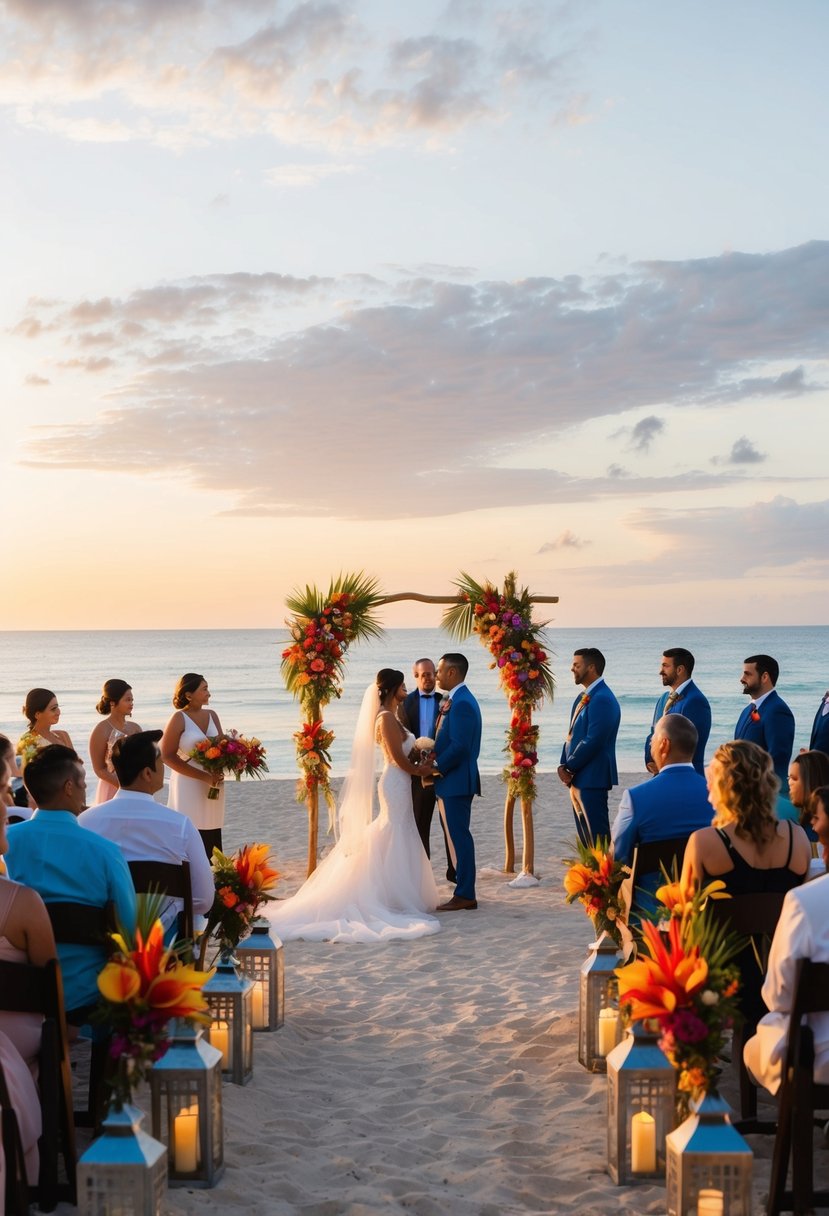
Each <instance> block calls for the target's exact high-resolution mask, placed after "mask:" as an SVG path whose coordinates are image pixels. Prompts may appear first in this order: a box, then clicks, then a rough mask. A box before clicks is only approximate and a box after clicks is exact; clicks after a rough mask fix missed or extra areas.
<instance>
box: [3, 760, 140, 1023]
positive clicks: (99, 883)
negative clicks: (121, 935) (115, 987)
mask: <svg viewBox="0 0 829 1216" xmlns="http://www.w3.org/2000/svg"><path fill="white" fill-rule="evenodd" d="M24 780H25V782H26V788H27V790H28V791H29V794H30V795H31V797H32V799H33V800H34V802H35V804H36V806H37V808H38V809H37V810H36V811H35V813H34V814H33V815H32V817H31V819H29V820H27V821H26V822H25V823H16V824H13V825H12V826H11V827H10V828H9V829H8V832H7V836H8V849H7V851H6V864H7V866H8V872H9V878H12V879H14V881H15V882H21V883H24V884H25V885H26V886H27V887H33V888H34V890H35V891H37V892H38V893H39V894H40V895H41V897H42V898H43V901H44V903H46V904H47V905H48V904H49V903H55V902H64V901H65V902H69V903H76V904H86V905H88V906H89V907H92V908H103V907H104V906H105V905H106V904H107V903H109V902H110V901H112V902H113V903H114V904H115V912H116V915H117V917H118V919H119V920H120V921H121V923H122V924H123V926H124V928H125V929H127V930H128V931H129V932H132V931H133V930H134V928H135V889H134V887H133V885H132V879H131V878H130V872H129V870H128V869H127V863H126V862H125V861H124V858H123V857H122V855H121V850H120V849H119V848H118V847H117V845H114V844H112V842H111V841H109V840H104V839H102V837H100V836H97V835H96V834H95V833H94V832H89V831H87V830H86V828H82V827H81V826H80V824H79V823H78V816H79V815H80V813H81V811H82V810H83V809H84V806H85V803H86V774H85V773H84V767H83V764H82V763H81V761H80V758H79V757H78V754H77V752H75V751H73V749H72V748H71V747H64V746H63V745H62V744H60V743H54V744H51V745H50V746H48V747H44V748H43V749H42V750H41V751H39V752H38V754H37V755H36V756H33V757H32V759H31V760H30V761H29V762H28V764H27V765H26V768H25V771H24ZM58 958H59V960H60V966H61V971H62V972H63V990H64V999H65V1003H66V1011H67V1012H66V1020H67V1022H69V1023H70V1024H71V1025H73V1026H81V1025H83V1024H84V1022H86V1020H87V1018H88V1016H89V1013H90V1012H91V1011H92V1009H93V1008H94V1007H95V1006H96V1005H97V1003H98V984H97V980H98V973H99V972H100V970H101V968H102V967H103V966H104V963H105V962H106V950H105V948H104V946H103V945H101V946H96V945H88V946H87V945H80V944H75V943H72V942H66V943H65V942H61V943H59V945H58Z"/></svg>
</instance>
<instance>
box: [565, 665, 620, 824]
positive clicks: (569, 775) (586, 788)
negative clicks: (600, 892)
mask: <svg viewBox="0 0 829 1216" xmlns="http://www.w3.org/2000/svg"><path fill="white" fill-rule="evenodd" d="M604 669H605V658H604V655H603V654H602V652H601V651H600V650H596V649H595V648H594V647H584V648H582V649H581V650H577V651H576V652H575V654H574V655H573V665H572V667H571V668H570V670H571V671H572V673H573V679H574V680H575V682H576V683H577V684H580V685H581V686H582V688H583V689H584V692H583V693H582V694H581V696H579V697H576V699H575V701H574V702H573V706H572V709H571V711H570V729H569V731H568V733H567V738H566V739H565V740H564V746H563V747H562V749H561V763H560V764H559V766H558V777H559V781H561V782H563V784H564V785H566V786H569V788H570V801H571V802H572V804H573V814H574V816H575V819H576V831H577V832H578V834H579V837H580V838H581V840H582V841H584V843H585V844H592V843H593V842H594V841H595V840H597V839H598V838H599V837H600V836H604V837H608V836H610V821H609V817H608V811H607V795H608V793H609V792H610V788H611V786H613V785H615V784H616V782H617V781H618V780H619V774H618V772H617V770H616V736H617V734H618V733H619V722H620V721H621V717H622V712H621V710H620V709H619V702H618V701H617V700H616V698H615V697H614V695H613V693H612V692H611V691H610V689H609V688H608V686H607V685H606V684H605V682H604V680H603V679H602V674H603V672H604Z"/></svg>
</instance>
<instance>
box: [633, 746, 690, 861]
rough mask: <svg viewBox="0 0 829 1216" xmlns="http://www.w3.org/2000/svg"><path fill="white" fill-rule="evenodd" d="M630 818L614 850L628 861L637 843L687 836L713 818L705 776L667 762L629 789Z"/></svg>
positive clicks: (686, 767) (684, 766)
mask: <svg viewBox="0 0 829 1216" xmlns="http://www.w3.org/2000/svg"><path fill="white" fill-rule="evenodd" d="M628 797H629V798H630V802H631V806H632V807H633V818H632V819H631V821H630V823H629V824H628V825H627V827H625V828H624V829H623V830H622V831H621V832H620V833H619V835H618V836H617V838H616V843H615V845H614V846H613V853H614V856H615V857H616V858H618V860H619V861H623V862H625V863H627V862H629V861H630V860H631V858H632V857H633V850H634V849H635V847H636V846H637V845H638V844H645V843H647V842H648V841H651V840H670V839H671V838H672V837H674V836H690V835H691V833H692V832H696V830H697V829H698V828H707V827H710V825H711V820H712V819H713V818H714V809H713V807H712V806H711V803H710V802H709V801H708V786H707V784H706V781H705V778H704V777H701V776H700V775H699V773H697V772H695V771H694V770H693V769H692V768H688V766H687V765H684V764H669V765H668V767H667V768H663V770H662V772H661V773H657V774H656V776H655V777H653V778H652V779H651V780H650V781H644V782H643V783H642V784H641V785H635V786H634V787H633V788H632V789H630V790H628Z"/></svg>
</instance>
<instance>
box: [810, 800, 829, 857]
mask: <svg viewBox="0 0 829 1216" xmlns="http://www.w3.org/2000/svg"><path fill="white" fill-rule="evenodd" d="M809 812H810V815H811V820H812V828H813V829H814V833H815V835H816V836H817V838H818V840H819V841H820V852H821V856H822V858H823V868H824V870H829V785H819V786H818V787H817V789H816V790H812V792H811V794H810V795H809Z"/></svg>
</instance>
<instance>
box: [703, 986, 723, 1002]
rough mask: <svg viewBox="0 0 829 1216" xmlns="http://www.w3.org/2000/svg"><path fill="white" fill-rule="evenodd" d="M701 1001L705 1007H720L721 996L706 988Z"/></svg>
mask: <svg viewBox="0 0 829 1216" xmlns="http://www.w3.org/2000/svg"><path fill="white" fill-rule="evenodd" d="M699 999H700V1000H701V1001H702V1003H703V1005H719V1003H720V994H719V993H718V992H712V991H711V989H710V988H706V989H705V991H704V992H703V993H702V994H701V995H700V998H699Z"/></svg>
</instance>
